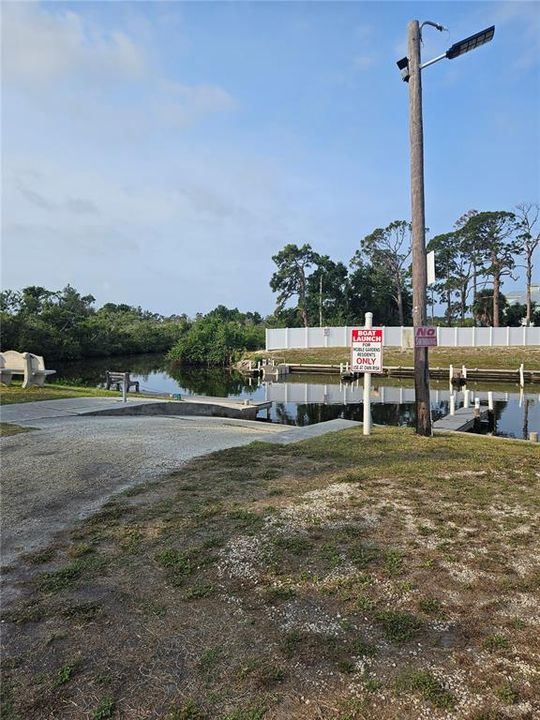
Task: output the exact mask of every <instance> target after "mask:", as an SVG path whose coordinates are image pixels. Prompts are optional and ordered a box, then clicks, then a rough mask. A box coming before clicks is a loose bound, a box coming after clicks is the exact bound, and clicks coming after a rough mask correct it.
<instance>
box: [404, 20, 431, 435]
mask: <svg viewBox="0 0 540 720" xmlns="http://www.w3.org/2000/svg"><path fill="white" fill-rule="evenodd" d="M408 58H409V75H410V77H409V139H410V145H411V207H412V289H413V325H414V326H415V327H417V326H419V325H426V324H427V311H426V305H427V303H426V288H427V263H426V218H425V205H424V130H423V124H422V75H421V70H420V65H421V60H420V27H419V24H418V20H411V22H410V23H409V27H408ZM414 388H415V402H416V432H417V434H418V435H428V436H429V435H431V434H432V431H431V408H430V402H429V363H428V349H427V348H425V347H420V348H417V347H415V348H414Z"/></svg>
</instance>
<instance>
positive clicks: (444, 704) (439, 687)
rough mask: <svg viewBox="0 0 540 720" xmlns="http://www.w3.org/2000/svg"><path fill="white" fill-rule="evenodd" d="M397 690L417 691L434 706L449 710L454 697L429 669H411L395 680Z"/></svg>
mask: <svg viewBox="0 0 540 720" xmlns="http://www.w3.org/2000/svg"><path fill="white" fill-rule="evenodd" d="M396 689H397V690H398V692H419V693H420V695H421V696H422V697H423V698H424V700H427V701H428V702H430V703H431V704H432V705H433V706H434V707H436V708H439V709H441V710H451V709H452V708H453V707H454V706H455V704H456V699H455V697H454V696H453V695H452V693H451V692H449V691H448V690H447V689H446V688H445V687H444V685H443V684H442V683H441V682H440V681H439V680H438V679H437V678H436V677H435V676H434V675H433V674H432V673H431V672H429V670H412V671H410V672H408V673H404V674H403V675H401V676H400V677H399V678H398V679H397V681H396Z"/></svg>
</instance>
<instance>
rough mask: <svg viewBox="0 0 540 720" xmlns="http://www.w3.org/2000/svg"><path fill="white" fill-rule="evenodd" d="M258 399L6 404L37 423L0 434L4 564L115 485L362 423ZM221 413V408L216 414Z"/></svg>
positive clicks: (10, 412) (41, 542)
mask: <svg viewBox="0 0 540 720" xmlns="http://www.w3.org/2000/svg"><path fill="white" fill-rule="evenodd" d="M260 405H261V403H259V404H257V405H256V404H254V403H253V404H252V405H251V406H244V405H243V404H242V403H241V402H235V401H229V400H222V399H219V402H218V403H213V402H209V399H208V398H203V399H201V401H199V400H193V399H192V398H190V399H189V402H182V401H177V402H174V401H172V402H164V401H160V400H158V401H156V400H151V399H143V400H140V399H136V400H135V399H133V400H132V399H129V400H128V402H127V403H122V402H118V400H116V398H112V399H111V398H69V399H63V400H50V401H41V402H33V403H18V404H15V405H7V406H3V407H2V413H1V414H2V417H1V419H2V422H6V423H13V424H17V425H21V426H25V427H28V428H32V429H33V430H32V431H31V432H28V433H21V434H18V435H12V436H6V437H3V438H2V439H1V440H0V447H1V453H2V495H3V497H2V504H3V512H2V560H3V563H6V564H10V563H13V562H15V561H16V560H17V558H18V557H19V555H20V554H21V553H27V552H30V551H34V550H37V549H39V548H42V547H44V546H46V545H47V544H48V543H49V542H51V541H52V540H53V539H54V537H55V536H56V533H58V532H61V531H63V530H65V529H66V528H70V527H73V525H74V524H75V523H76V522H77V521H79V520H81V519H82V518H84V517H87V516H88V515H91V514H92V513H93V512H96V511H97V510H99V508H100V507H101V506H102V505H103V503H104V502H106V501H107V500H108V499H109V498H110V497H111V496H113V495H115V494H116V493H118V492H121V491H122V490H125V489H127V488H129V487H133V486H134V485H137V484H140V483H144V482H148V481H155V480H159V479H160V478H161V477H163V475H164V474H167V473H169V472H172V471H177V470H179V469H180V468H181V467H182V465H183V464H184V463H186V462H187V461H189V460H191V459H192V458H194V457H197V456H201V455H206V454H208V453H212V452H215V451H216V450H225V449H227V448H231V447H238V446H241V445H248V444H249V443H251V442H253V441H254V440H257V441H263V442H272V443H279V444H289V443H294V442H298V441H300V440H304V439H307V438H310V437H313V436H315V435H322V434H325V433H328V432H334V431H336V430H343V429H347V428H352V427H358V425H359V423H357V422H352V421H350V420H331V421H329V422H325V423H320V424H319V425H316V426H310V427H305V428H304V427H291V426H285V425H277V424H273V423H267V422H255V421H253V420H249V419H244V418H245V416H244V415H243V413H244V412H245V413H246V414H248V413H253V410H255V411H257V409H258V408H260ZM262 405H263V407H264V405H265V404H264V403H262ZM244 407H247V408H248V409H247V410H244ZM222 412H223V414H224V415H225V413H226V416H225V417H220V416H218V417H216V416H215V415H216V414H217V413H222ZM231 413H234V414H235V415H236V416H235V417H231V415H230V414H231ZM211 414H213V415H214V416H213V417H212V416H210V415H211ZM247 416H248V417H249V414H248V415H247Z"/></svg>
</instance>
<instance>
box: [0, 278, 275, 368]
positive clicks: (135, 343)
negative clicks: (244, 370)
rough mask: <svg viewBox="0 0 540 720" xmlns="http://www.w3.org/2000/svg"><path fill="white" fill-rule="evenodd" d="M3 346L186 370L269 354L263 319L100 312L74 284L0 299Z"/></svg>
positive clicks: (224, 313) (224, 312)
mask: <svg viewBox="0 0 540 720" xmlns="http://www.w3.org/2000/svg"><path fill="white" fill-rule="evenodd" d="M0 322H1V331H2V332H1V347H2V349H3V350H18V351H19V352H25V351H28V352H33V353H36V354H37V355H44V356H45V357H46V358H47V360H51V361H53V360H77V359H81V358H87V357H107V356H112V355H134V354H138V353H169V354H168V358H169V360H171V361H173V362H175V363H182V364H185V365H206V366H219V365H222V366H226V365H229V364H230V363H231V362H233V361H234V360H235V359H236V356H238V355H239V354H240V353H241V352H243V351H245V350H258V349H260V348H263V347H264V335H265V333H264V327H265V325H264V324H263V318H262V317H261V316H260V315H259V313H256V312H248V313H242V312H240V311H239V310H238V309H236V308H234V309H232V310H230V309H228V308H226V307H224V306H223V305H219V306H218V307H217V308H216V309H215V310H212V311H211V312H209V313H207V314H206V315H203V314H198V315H197V316H196V317H195V318H194V319H190V318H188V317H187V315H171V316H169V317H164V316H163V315H159V314H158V313H152V312H149V311H148V310H143V309H142V308H140V307H131V306H130V305H125V304H115V303H106V304H105V305H103V306H102V307H100V308H99V309H97V308H96V307H95V298H94V297H93V296H92V295H81V294H80V293H79V292H78V291H77V290H76V289H75V288H73V287H71V286H70V285H68V286H67V287H65V288H64V289H63V290H59V291H53V290H47V289H46V288H43V287H39V286H31V287H27V288H24V289H23V290H22V291H20V292H13V291H11V290H6V291H4V292H2V293H0Z"/></svg>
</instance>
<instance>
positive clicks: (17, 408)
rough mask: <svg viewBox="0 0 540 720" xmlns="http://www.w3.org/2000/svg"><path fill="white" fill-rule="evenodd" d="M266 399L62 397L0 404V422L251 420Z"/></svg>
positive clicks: (265, 406)
mask: <svg viewBox="0 0 540 720" xmlns="http://www.w3.org/2000/svg"><path fill="white" fill-rule="evenodd" d="M271 406H272V403H271V402H270V401H263V402H252V401H250V400H247V401H245V402H241V401H239V400H230V399H228V398H212V397H195V396H193V397H189V399H187V400H161V399H159V398H158V399H156V398H140V397H137V398H136V399H135V398H133V399H132V398H129V399H128V400H127V402H123V401H122V400H119V399H117V398H108V397H80V398H63V399H62V400H41V401H39V402H29V403H16V404H14V405H5V406H3V407H2V411H1V413H2V422H7V423H17V424H24V423H27V422H31V421H34V420H41V419H44V418H55V417H56V418H60V417H69V416H74V415H184V416H185V415H188V416H189V415H198V416H204V417H223V418H235V419H237V420H255V418H256V417H257V414H258V412H259V411H260V410H265V409H269V408H270V407H271Z"/></svg>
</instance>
